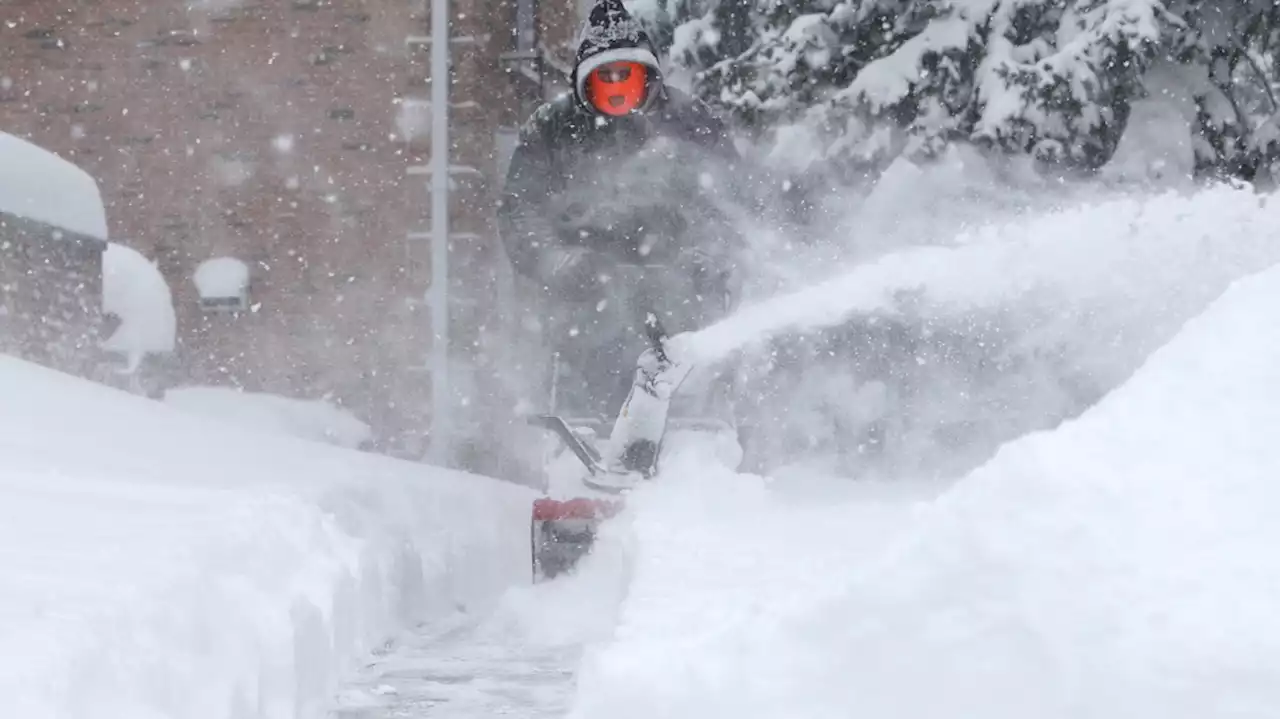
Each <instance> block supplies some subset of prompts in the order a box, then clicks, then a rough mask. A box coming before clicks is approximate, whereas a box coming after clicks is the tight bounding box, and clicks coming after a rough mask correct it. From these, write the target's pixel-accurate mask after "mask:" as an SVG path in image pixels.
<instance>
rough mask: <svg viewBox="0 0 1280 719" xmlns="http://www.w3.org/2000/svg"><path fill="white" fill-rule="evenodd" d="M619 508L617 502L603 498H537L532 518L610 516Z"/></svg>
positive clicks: (541, 519)
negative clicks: (562, 499)
mask: <svg viewBox="0 0 1280 719" xmlns="http://www.w3.org/2000/svg"><path fill="white" fill-rule="evenodd" d="M621 508H622V507H621V505H620V504H619V503H617V502H610V501H607V500H603V499H586V498H578V499H567V500H564V501H561V500H556V499H538V500H535V501H534V503H533V518H534V519H536V520H540V521H553V520H557V519H596V518H600V517H612V516H614V515H615V514H617V513H618V511H619V510H620V509H621Z"/></svg>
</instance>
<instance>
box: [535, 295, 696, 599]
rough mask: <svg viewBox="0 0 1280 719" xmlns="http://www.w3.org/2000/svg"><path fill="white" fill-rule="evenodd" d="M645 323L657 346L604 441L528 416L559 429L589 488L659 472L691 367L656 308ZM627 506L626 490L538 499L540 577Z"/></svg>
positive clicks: (559, 569)
mask: <svg viewBox="0 0 1280 719" xmlns="http://www.w3.org/2000/svg"><path fill="white" fill-rule="evenodd" d="M645 324H646V328H645V329H646V335H647V336H648V339H649V343H650V347H649V349H646V350H645V351H644V353H642V354H641V356H640V359H639V361H638V362H637V365H636V371H635V374H634V376H633V379H632V386H631V391H630V393H629V394H628V395H627V398H626V400H624V401H623V403H622V407H621V409H620V410H619V412H618V416H617V418H616V419H615V420H614V423H613V431H612V432H611V433H610V435H609V437H608V440H607V443H606V444H605V446H604V447H603V449H602V448H600V447H597V446H596V445H595V444H594V442H590V441H588V440H587V439H585V438H584V437H583V436H582V435H580V434H578V433H576V432H574V430H573V428H572V427H570V425H569V423H568V422H567V421H566V420H565V419H564V418H563V417H560V416H557V415H554V414H543V415H537V416H534V417H531V418H530V419H529V421H530V422H531V423H532V424H534V425H536V426H539V427H542V428H544V429H547V430H549V431H551V432H552V433H553V434H555V435H556V437H558V438H559V439H560V441H561V442H562V443H563V444H564V445H565V446H566V447H568V449H569V451H571V452H572V453H573V455H574V456H575V457H577V459H578V461H580V462H581V463H582V465H583V466H584V467H585V468H586V470H587V472H586V475H585V476H584V477H583V479H582V482H583V484H584V485H585V487H586V488H588V489H590V490H594V491H596V492H600V493H603V494H606V495H613V496H618V495H621V494H623V493H625V492H626V491H627V490H629V489H631V488H632V487H634V486H635V485H636V484H637V483H638V482H640V481H643V480H645V479H650V478H652V477H653V476H654V475H656V474H657V472H658V460H659V455H660V454H661V451H662V440H663V437H664V436H665V434H666V431H667V424H668V422H667V415H668V410H669V409H670V405H671V397H672V395H673V394H674V393H675V392H676V390H678V389H679V388H680V385H681V384H682V383H683V382H684V380H685V378H686V377H687V376H688V374H689V370H690V369H691V367H690V366H689V365H688V364H685V363H678V362H674V361H672V359H671V357H669V356H668V354H667V351H666V340H667V336H666V333H665V331H664V330H663V328H662V325H661V323H659V322H658V320H657V318H656V317H655V316H654V315H652V314H650V315H649V317H648V320H647V321H646V323H645ZM621 508H622V500H621V498H618V499H616V500H614V499H609V500H604V499H589V498H584V497H580V498H575V499H570V500H556V499H551V498H542V499H539V500H537V501H536V502H535V503H534V506H533V518H532V529H531V535H532V540H533V570H534V578H535V581H541V580H544V579H551V578H554V577H555V576H557V575H559V574H562V573H564V572H566V571H568V570H570V569H572V568H573V567H574V566H575V565H576V564H577V561H578V560H579V559H580V558H581V557H582V556H583V555H584V554H586V553H587V552H589V551H590V550H591V547H592V544H593V543H594V542H595V537H596V530H597V527H598V526H599V524H600V522H602V521H605V520H607V519H609V518H611V517H613V516H615V515H616V514H617V513H618V512H619V511H620V510H621Z"/></svg>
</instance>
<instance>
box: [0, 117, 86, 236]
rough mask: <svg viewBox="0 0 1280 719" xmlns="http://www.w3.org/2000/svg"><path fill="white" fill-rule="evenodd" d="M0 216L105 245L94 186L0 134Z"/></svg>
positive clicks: (67, 166) (51, 157) (60, 162)
mask: <svg viewBox="0 0 1280 719" xmlns="http://www.w3.org/2000/svg"><path fill="white" fill-rule="evenodd" d="M0 213H7V214H10V215H13V216H15V217H23V218H27V219H31V220H35V221H36V222H42V223H44V224H47V225H51V226H53V227H57V228H59V229H62V230H66V231H68V232H74V233H77V234H81V235H86V236H88V237H93V238H96V239H99V240H105V239H107V212H106V210H105V209H104V208H103V205H102V193H101V191H100V190H99V189H98V183H96V182H94V180H93V178H92V177H90V176H89V174H88V173H87V172H85V171H84V170H81V169H80V168H79V167H76V166H75V165H73V164H71V163H70V162H68V161H66V160H64V159H62V158H61V157H58V156H57V155H55V154H53V153H52V152H49V151H48V150H45V149H43V148H40V147H37V146H35V145H33V144H31V143H29V142H27V141H25V140H21V139H19V138H17V137H14V136H13V135H9V134H6V133H4V132H0Z"/></svg>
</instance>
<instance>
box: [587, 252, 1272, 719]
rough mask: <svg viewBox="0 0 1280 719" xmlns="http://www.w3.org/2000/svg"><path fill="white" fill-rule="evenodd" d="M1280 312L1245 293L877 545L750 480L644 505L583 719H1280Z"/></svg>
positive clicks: (688, 481)
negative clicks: (1073, 416) (1278, 510)
mask: <svg viewBox="0 0 1280 719" xmlns="http://www.w3.org/2000/svg"><path fill="white" fill-rule="evenodd" d="M1277 306H1280V269H1269V270H1266V271H1265V272H1264V273H1261V274H1258V275H1256V276H1253V277H1250V278H1248V279H1247V280H1244V281H1241V282H1239V283H1238V284H1237V285H1236V286H1234V287H1233V288H1231V289H1230V290H1229V291H1228V292H1227V293H1226V294H1225V295H1224V296H1222V297H1221V298H1220V299H1219V300H1217V301H1216V302H1215V303H1213V304H1212V306H1211V308H1210V309H1209V310H1207V311H1206V312H1204V313H1203V314H1202V315H1201V316H1199V317H1198V318H1195V319H1194V320H1193V321H1191V322H1189V323H1188V324H1187V325H1186V326H1185V327H1184V328H1183V329H1182V330H1181V332H1180V333H1178V335H1177V337H1176V339H1174V340H1173V341H1171V342H1170V343H1168V344H1167V345H1166V346H1164V347H1163V348H1161V349H1159V350H1158V351H1157V352H1155V353H1154V354H1153V355H1152V356H1151V357H1150V358H1149V360H1148V361H1147V362H1145V363H1144V364H1143V366H1142V367H1141V368H1140V369H1139V370H1138V372H1137V373H1136V374H1135V376H1134V377H1133V378H1132V379H1131V380H1130V381H1129V382H1127V383H1126V384H1125V385H1124V386H1123V387H1121V388H1120V389H1118V390H1116V391H1115V392H1113V393H1112V394H1110V395H1109V396H1108V397H1107V398H1106V399H1105V400H1104V401H1102V402H1101V403H1100V404H1098V405H1097V406H1095V407H1094V408H1092V409H1091V410H1089V411H1088V412H1086V413H1085V414H1084V415H1083V416H1081V417H1080V418H1079V419H1078V420H1075V421H1072V422H1069V423H1066V424H1064V425H1063V426H1062V427H1060V428H1059V429H1057V430H1055V431H1052V432H1042V433H1036V434H1032V435H1029V436H1027V437H1024V438H1022V439H1019V440H1017V441H1015V442H1012V443H1010V444H1008V445H1006V446H1005V447H1003V448H1002V449H1001V451H1000V452H999V453H998V455H997V456H996V457H995V458H994V459H993V460H992V461H990V462H989V463H988V464H986V465H984V466H983V467H981V468H980V469H978V470H977V471H975V472H973V473H972V474H971V475H970V476H968V477H967V478H965V479H963V480H962V481H960V482H959V483H958V484H957V485H955V487H954V488H953V489H951V490H950V491H948V492H947V493H945V494H944V495H942V496H941V497H940V498H938V499H937V500H935V501H933V502H931V503H927V504H921V505H919V506H918V507H917V508H915V509H913V510H912V511H911V512H900V514H899V517H898V518H897V521H896V525H897V526H896V528H893V529H890V528H888V527H886V526H885V525H883V524H882V525H879V527H880V528H883V529H884V532H885V536H884V537H880V538H875V537H872V538H868V537H867V536H866V535H867V534H868V533H872V534H874V533H875V532H876V530H877V526H876V525H868V523H867V511H866V510H865V509H855V508H852V507H845V508H840V507H838V506H832V507H830V508H827V509H815V508H809V509H804V510H798V509H795V508H788V507H786V506H783V505H779V504H777V503H775V502H772V501H766V500H765V499H764V498H763V495H764V494H766V493H767V492H768V491H769V490H768V489H767V488H765V486H764V485H762V483H761V481H760V480H758V479H756V478H751V477H742V478H739V479H740V484H739V485H738V486H730V478H728V477H725V476H720V477H717V478H716V479H715V480H714V481H715V482H716V483H717V487H714V488H712V489H711V490H708V489H705V488H704V486H703V484H702V483H701V482H700V481H698V480H697V479H696V478H695V477H693V476H692V475H691V476H688V477H681V478H680V480H681V481H676V482H672V483H670V484H668V485H665V486H663V485H655V486H654V487H652V488H651V489H647V490H645V492H644V493H641V494H638V495H637V500H636V502H635V506H634V507H633V510H634V516H633V517H632V518H631V520H632V528H633V531H634V542H635V550H634V551H635V554H636V556H637V559H636V564H637V570H636V575H635V579H634V583H633V587H632V590H631V594H630V596H629V597H628V600H627V602H626V603H625V604H624V606H623V608H622V620H621V625H620V627H619V629H618V632H617V635H616V636H617V640H616V641H615V642H614V643H612V644H611V645H608V646H607V647H605V648H603V649H602V650H601V652H600V654H599V655H598V656H597V657H595V659H594V661H593V663H592V666H591V667H590V668H589V670H588V671H586V672H584V674H583V682H582V686H581V689H580V694H579V703H578V708H577V711H576V713H575V715H574V716H581V717H588V716H612V717H618V718H619V719H626V718H628V717H652V716H664V717H691V718H692V717H706V716H734V717H794V716H804V717H811V718H821V717H843V716H854V715H856V716H859V717H868V718H869V719H878V718H881V717H884V718H886V719H888V718H889V717H892V718H894V719H924V718H930V719H933V718H937V717H957V716H981V717H988V718H990V719H1001V718H1003V717H1009V718H1010V719H1013V718H1015V717H1017V718H1022V717H1029V716H1034V717H1040V718H1041V719H1059V718H1060V719H1068V718H1076V717H1108V718H1110V717H1116V718H1117V719H1118V718H1120V717H1135V716H1143V717H1147V716H1150V717H1161V718H1162V719H1182V718H1186V719H1198V718H1199V717H1206V716H1215V717H1250V718H1253V717H1257V718H1258V719H1261V718H1263V717H1274V716H1276V715H1277V714H1280V668H1278V667H1277V665H1276V663H1275V662H1274V657H1276V656H1280V622H1278V621H1277V620H1276V617H1275V610H1274V608H1275V606H1276V603H1277V601H1280V555H1277V554H1276V553H1275V552H1274V551H1273V550H1272V547H1273V546H1274V545H1275V543H1276V541H1277V529H1276V522H1275V507H1276V506H1277V505H1278V504H1280V487H1278V486H1277V485H1276V483H1275V477H1276V476H1278V475H1280V444H1278V443H1277V442H1276V441H1275V436H1274V435H1275V429H1276V428H1277V427H1280V334H1278V333H1276V332H1272V331H1269V330H1268V328H1269V327H1271V326H1273V325H1274V315H1275V308H1276V307H1277ZM697 466H700V465H694V467H697ZM690 469H691V468H690ZM682 511H683V512H685V513H687V514H693V515H697V516H699V517H700V518H701V521H698V522H682V521H680V520H681V519H682V518H684V519H687V517H682V516H681V514H680V513H681V512H682ZM673 512H674V514H675V516H672V513H673ZM826 513H829V514H828V515H827V516H826V517H825V518H824V514H826ZM842 520H843V521H842ZM857 546H861V547H862V551H861V552H858V551H855V550H854V549H852V547H857ZM691 547H696V548H697V550H696V551H694V550H691V549H690V548H691ZM793 563H799V565H800V566H799V567H798V568H795V567H793Z"/></svg>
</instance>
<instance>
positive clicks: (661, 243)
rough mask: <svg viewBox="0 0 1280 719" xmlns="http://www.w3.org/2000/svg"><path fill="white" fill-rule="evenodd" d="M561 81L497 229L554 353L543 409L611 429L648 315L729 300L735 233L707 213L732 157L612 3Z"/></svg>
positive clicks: (599, 12) (672, 317) (722, 134)
mask: <svg viewBox="0 0 1280 719" xmlns="http://www.w3.org/2000/svg"><path fill="white" fill-rule="evenodd" d="M570 79H571V81H572V84H573V89H572V92H567V93H565V94H564V95H563V96H561V97H559V98H557V99H555V100H553V101H551V102H548V103H546V104H544V105H542V106H541V107H540V108H538V109H537V110H536V111H535V112H534V113H533V115H532V116H531V117H530V118H529V120H528V121H527V122H526V123H525V124H524V125H523V126H522V128H521V130H520V134H519V140H518V143H517V145H516V148H515V150H514V152H513V155H512V159H511V163H510V166H509V169H508V172H507V178H506V183H505V188H504V190H503V197H502V201H501V204H500V208H499V218H498V219H499V230H500V233H501V236H502V240H503V244H504V247H505V249H506V251H507V254H508V256H509V258H510V260H511V263H512V266H513V269H514V271H515V273H516V275H517V278H518V280H519V281H520V283H519V284H520V286H521V287H522V288H523V289H522V290H521V292H522V294H521V296H522V297H523V298H524V299H523V300H522V302H523V306H525V307H537V308H538V309H537V310H536V313H537V315H538V317H537V321H538V325H539V326H540V327H541V331H542V333H543V335H544V337H543V340H544V341H545V342H549V343H550V345H551V350H552V352H553V354H554V356H555V357H557V358H558V361H557V363H556V365H557V368H558V369H557V370H556V372H557V373H558V374H557V375H556V377H555V387H556V390H555V392H556V394H555V396H556V398H557V403H558V404H560V405H563V407H562V408H564V409H567V413H570V414H574V415H576V416H580V417H594V418H601V419H605V420H611V418H612V417H614V416H615V414H616V413H617V411H618V409H619V408H620V406H621V403H622V402H623V401H624V399H625V397H626V394H627V392H628V390H629V388H630V383H631V378H632V375H633V372H634V369H635V366H636V360H637V358H638V357H639V355H640V353H641V352H643V351H644V349H645V348H646V347H647V346H648V344H647V340H646V338H645V333H644V331H643V327H642V323H643V321H644V318H645V317H646V316H647V315H648V313H654V314H655V315H656V316H658V317H659V318H660V319H661V321H662V323H663V324H664V326H665V328H666V329H667V330H668V331H669V332H670V333H672V334H674V333H677V332H680V331H683V330H689V329H696V328H698V327H701V326H705V325H707V324H710V323H711V322H712V321H714V320H715V319H718V318H719V317H721V316H723V315H724V314H726V313H727V312H728V311H729V310H730V309H731V308H732V306H733V304H734V301H735V298H736V286H737V282H738V280H737V278H736V273H735V272H734V267H735V252H736V251H737V249H738V248H739V247H740V246H741V238H740V237H738V236H737V235H736V233H735V232H734V231H733V228H732V225H731V223H730V222H729V220H728V218H727V215H726V213H725V212H724V211H723V210H722V209H721V208H723V207H724V204H723V202H724V197H725V195H726V194H727V193H728V192H729V191H730V188H731V185H732V181H733V173H734V171H735V166H736V165H737V163H738V162H739V159H740V158H739V156H738V154H737V151H736V149H735V148H734V145H733V143H732V140H731V137H730V135H729V132H728V130H727V128H726V126H725V125H724V124H723V122H722V121H721V120H719V119H718V118H717V117H716V116H715V115H714V114H713V113H712V112H711V110H710V109H709V108H708V107H707V106H706V105H705V104H704V103H702V102H700V101H698V100H696V99H695V98H693V97H691V96H690V95H688V94H687V93H684V92H682V91H680V90H678V89H676V88H674V87H671V86H670V85H668V84H667V83H666V80H665V78H664V76H663V72H662V70H661V68H660V66H659V62H658V58H657V55H656V53H655V51H654V47H653V45H652V43H651V42H650V40H649V38H648V36H647V35H646V33H645V32H644V30H643V28H642V27H641V25H640V23H639V22H638V21H637V20H636V19H635V18H634V17H632V16H631V15H630V14H629V13H628V12H627V10H626V8H625V7H623V5H622V2H621V0H598V1H597V2H596V4H595V5H594V6H593V7H592V9H591V11H590V14H589V16H588V18H587V20H586V22H585V24H584V25H583V28H582V31H581V34H580V37H579V46H578V50H577V57H576V63H575V66H574V70H573V73H572V76H571V78H570ZM704 399H705V398H704ZM678 411H679V410H677V409H676V408H675V407H673V414H676V413H678ZM687 411H689V412H693V411H696V410H692V409H691V410H687Z"/></svg>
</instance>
